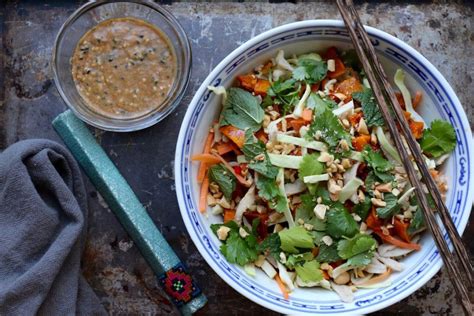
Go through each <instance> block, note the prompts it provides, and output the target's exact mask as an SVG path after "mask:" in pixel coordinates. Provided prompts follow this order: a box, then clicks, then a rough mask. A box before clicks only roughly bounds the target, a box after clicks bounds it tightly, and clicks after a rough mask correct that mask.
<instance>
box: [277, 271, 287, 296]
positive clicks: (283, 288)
mask: <svg viewBox="0 0 474 316" xmlns="http://www.w3.org/2000/svg"><path fill="white" fill-rule="evenodd" d="M275 281H276V282H277V284H278V287H279V288H280V291H281V293H282V294H283V297H284V298H285V300H288V299H289V298H290V293H289V292H288V290H287V289H286V286H285V284H284V283H283V281H282V280H281V279H280V276H279V275H278V274H277V275H275Z"/></svg>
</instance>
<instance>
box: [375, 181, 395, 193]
mask: <svg viewBox="0 0 474 316" xmlns="http://www.w3.org/2000/svg"><path fill="white" fill-rule="evenodd" d="M375 189H376V190H377V191H379V192H391V191H392V183H390V182H388V183H384V184H380V185H378V186H376V187H375Z"/></svg>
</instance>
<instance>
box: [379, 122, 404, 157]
mask: <svg viewBox="0 0 474 316" xmlns="http://www.w3.org/2000/svg"><path fill="white" fill-rule="evenodd" d="M375 133H376V135H377V139H378V141H379V143H380V148H382V150H383V151H384V153H386V154H388V155H389V156H390V157H391V158H392V159H394V160H395V161H397V162H398V163H399V164H402V160H401V158H400V155H399V154H398V152H397V150H396V149H395V147H393V146H392V144H390V142H389V141H388V139H387V137H386V136H385V133H384V131H383V129H382V127H380V126H377V128H376V129H375Z"/></svg>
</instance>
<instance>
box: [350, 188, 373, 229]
mask: <svg viewBox="0 0 474 316" xmlns="http://www.w3.org/2000/svg"><path fill="white" fill-rule="evenodd" d="M366 183H367V182H366ZM371 207H372V202H371V201H370V199H369V198H368V197H366V198H365V200H364V201H360V202H359V204H356V205H354V207H353V210H354V213H356V214H357V215H359V216H360V218H361V219H362V220H365V218H366V217H367V215H369V211H370V208H371Z"/></svg>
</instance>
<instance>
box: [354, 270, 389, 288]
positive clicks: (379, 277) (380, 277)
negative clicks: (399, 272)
mask: <svg viewBox="0 0 474 316" xmlns="http://www.w3.org/2000/svg"><path fill="white" fill-rule="evenodd" d="M390 274H392V269H390V268H387V270H386V271H385V272H384V273H382V274H379V275H377V276H376V277H373V278H372V279H370V280H368V281H367V282H365V283H363V284H361V285H364V286H367V285H373V284H377V283H380V282H383V281H385V280H386V279H387V278H388V277H389V276H390Z"/></svg>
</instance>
